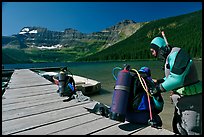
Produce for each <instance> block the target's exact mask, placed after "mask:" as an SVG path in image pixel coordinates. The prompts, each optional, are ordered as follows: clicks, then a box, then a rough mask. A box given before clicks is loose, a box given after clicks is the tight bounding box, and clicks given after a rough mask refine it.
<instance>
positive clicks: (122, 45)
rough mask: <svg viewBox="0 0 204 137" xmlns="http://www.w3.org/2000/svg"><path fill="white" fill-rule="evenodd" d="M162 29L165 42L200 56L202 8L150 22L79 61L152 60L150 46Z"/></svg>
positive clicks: (193, 55)
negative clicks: (128, 35)
mask: <svg viewBox="0 0 204 137" xmlns="http://www.w3.org/2000/svg"><path fill="white" fill-rule="evenodd" d="M162 30H164V31H165V34H166V37H167V40H168V43H169V44H170V45H172V46H177V47H181V48H183V49H184V50H186V51H187V52H188V53H189V54H190V55H191V56H192V57H193V58H202V50H200V49H202V10H200V11H196V12H193V13H189V14H185V15H181V16H175V17H169V18H164V19H160V20H155V21H150V22H149V23H147V24H145V25H144V26H143V27H141V28H140V29H139V30H138V31H136V32H135V33H134V34H133V35H131V36H130V37H128V38H127V39H125V40H123V41H121V42H118V43H116V44H114V45H113V46H111V47H109V48H107V49H104V50H102V51H100V52H98V53H96V54H93V55H90V56H87V57H83V58H80V59H78V61H101V60H131V59H133V60H134V59H152V58H153V57H152V56H151V53H150V50H149V45H150V42H151V40H152V39H153V38H154V37H156V36H160V37H162V36H161V31H162Z"/></svg>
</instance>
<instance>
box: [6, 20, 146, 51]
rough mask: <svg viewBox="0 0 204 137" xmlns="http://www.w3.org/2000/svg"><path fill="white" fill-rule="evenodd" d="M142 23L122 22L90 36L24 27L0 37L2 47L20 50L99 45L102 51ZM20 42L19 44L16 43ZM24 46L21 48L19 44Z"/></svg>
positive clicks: (73, 31)
mask: <svg viewBox="0 0 204 137" xmlns="http://www.w3.org/2000/svg"><path fill="white" fill-rule="evenodd" d="M143 24H144V23H136V22H135V21H132V20H124V21H121V22H119V23H117V24H116V25H114V26H112V27H110V28H106V29H105V30H102V31H101V32H93V33H90V34H85V33H81V32H79V31H77V30H75V29H72V28H68V29H65V30H64V31H63V32H58V31H51V30H48V29H47V28H42V27H24V28H22V29H21V30H20V32H19V33H18V34H14V35H13V36H12V37H2V39H3V46H6V45H18V44H19V45H20V48H28V47H40V46H47V47H51V46H53V45H57V44H59V45H62V46H63V47H65V48H66V47H76V46H84V47H85V46H87V45H90V44H93V43H94V42H96V43H101V47H103V48H102V49H104V48H106V47H109V46H111V45H113V44H115V43H117V42H118V41H121V40H123V39H125V38H127V37H129V36H130V35H132V34H133V33H134V32H136V31H137V30H138V29H139V28H140V27H141V26H142V25H143ZM17 41H18V42H21V43H17ZM22 43H23V44H25V45H26V46H23V47H22V46H21V44H22Z"/></svg>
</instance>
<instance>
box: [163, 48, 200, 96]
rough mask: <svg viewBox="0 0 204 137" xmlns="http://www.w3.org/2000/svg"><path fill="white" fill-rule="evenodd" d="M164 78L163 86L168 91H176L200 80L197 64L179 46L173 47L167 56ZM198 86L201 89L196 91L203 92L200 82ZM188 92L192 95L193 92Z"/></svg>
mask: <svg viewBox="0 0 204 137" xmlns="http://www.w3.org/2000/svg"><path fill="white" fill-rule="evenodd" d="M164 79H165V81H164V82H163V83H162V86H163V88H164V89H165V90H166V91H170V90H175V91H176V90H178V89H180V88H183V87H187V86H190V85H193V84H195V83H198V82H199V80H198V74H197V70H196V67H195V64H194V62H193V60H192V59H191V58H190V56H189V55H188V54H187V53H186V52H185V51H184V50H183V49H181V48H178V47H174V48H172V50H171V52H170V53H169V55H168V56H167V58H166V63H165V78H164ZM196 87H198V90H199V91H196V93H198V92H202V90H200V85H199V84H198V85H197V86H196ZM189 91H190V90H189ZM186 92H188V91H186ZM180 93H181V89H180ZM186 94H188V95H190V94H191V93H186ZM192 94H194V92H192Z"/></svg>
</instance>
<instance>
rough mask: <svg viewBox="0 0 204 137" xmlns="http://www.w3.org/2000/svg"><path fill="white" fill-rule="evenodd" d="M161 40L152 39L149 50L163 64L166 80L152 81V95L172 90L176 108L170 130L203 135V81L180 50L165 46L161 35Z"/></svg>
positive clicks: (164, 38)
mask: <svg viewBox="0 0 204 137" xmlns="http://www.w3.org/2000/svg"><path fill="white" fill-rule="evenodd" d="M162 35H163V38H161V37H155V38H154V39H153V40H152V41H151V44H150V51H151V53H152V55H153V56H154V57H156V58H157V59H162V60H164V61H165V63H164V70H165V77H164V78H161V79H158V80H154V82H155V83H156V87H155V89H153V90H152V95H154V94H157V93H162V92H168V91H172V92H173V94H171V98H172V101H173V104H174V105H175V112H174V118H173V122H172V126H173V130H174V132H175V133H176V134H180V135H200V134H202V124H201V123H202V82H201V81H199V80H198V74H197V70H196V67H195V64H194V62H193V60H192V58H191V57H190V56H189V54H187V52H185V51H184V50H183V49H181V48H179V47H172V46H170V45H169V44H168V42H167V40H166V37H165V35H164V32H162Z"/></svg>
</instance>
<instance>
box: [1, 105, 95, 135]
mask: <svg viewBox="0 0 204 137" xmlns="http://www.w3.org/2000/svg"><path fill="white" fill-rule="evenodd" d="M87 103H88V102H87ZM89 103H94V102H89ZM82 106H83V105H78V106H73V107H68V108H62V109H58V110H55V111H48V112H45V113H40V114H37V115H30V116H27V117H22V118H18V119H14V120H9V121H5V122H2V134H3V135H7V134H14V133H18V132H22V131H25V130H29V129H33V128H36V127H39V126H42V125H47V124H49V123H54V122H57V121H63V120H64V119H68V118H70V117H75V116H77V115H82V114H85V113H87V110H86V109H85V108H83V107H82Z"/></svg>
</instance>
